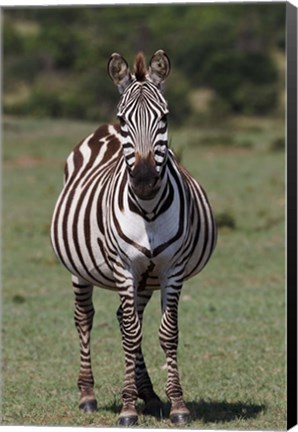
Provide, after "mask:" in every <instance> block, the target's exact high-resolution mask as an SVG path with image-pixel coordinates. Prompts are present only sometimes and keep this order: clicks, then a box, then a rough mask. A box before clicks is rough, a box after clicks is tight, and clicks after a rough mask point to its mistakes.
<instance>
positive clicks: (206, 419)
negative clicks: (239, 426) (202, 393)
mask: <svg viewBox="0 0 298 432" xmlns="http://www.w3.org/2000/svg"><path fill="white" fill-rule="evenodd" d="M186 405H187V407H188V409H189V410H190V413H191V417H192V420H201V421H202V422H203V423H226V422H231V421H233V420H237V419H242V420H247V419H252V418H256V417H257V416H258V415H259V414H260V413H261V412H264V411H265V409H266V407H265V405H256V404H251V403H243V402H235V403H229V402H226V401H223V402H220V401H204V400H200V401H199V402H196V401H193V402H189V403H186Z"/></svg>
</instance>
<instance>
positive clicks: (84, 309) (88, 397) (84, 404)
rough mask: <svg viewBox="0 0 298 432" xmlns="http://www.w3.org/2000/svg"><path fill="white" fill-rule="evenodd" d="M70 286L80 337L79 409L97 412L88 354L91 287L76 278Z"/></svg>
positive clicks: (91, 303)
mask: <svg viewBox="0 0 298 432" xmlns="http://www.w3.org/2000/svg"><path fill="white" fill-rule="evenodd" d="M72 285H73V290H74V295H75V311H74V320H75V325H76V328H77V331H78V333H79V337H80V358H81V362H80V373H79V378H78V387H79V390H80V403H79V408H80V409H81V410H82V411H84V412H92V411H96V410H97V402H96V399H95V396H94V391H93V387H94V379H93V374H92V368H91V353H90V335H91V329H92V322H93V316H94V308H93V302H92V293H93V286H92V285H90V284H88V283H87V282H85V281H84V280H82V279H79V278H77V277H73V278H72Z"/></svg>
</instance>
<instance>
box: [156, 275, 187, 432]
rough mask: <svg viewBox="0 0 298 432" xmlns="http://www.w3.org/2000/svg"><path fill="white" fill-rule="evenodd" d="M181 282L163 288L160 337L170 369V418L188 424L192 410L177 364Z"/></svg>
mask: <svg viewBox="0 0 298 432" xmlns="http://www.w3.org/2000/svg"><path fill="white" fill-rule="evenodd" d="M180 290H181V284H180V286H179V284H178V283H175V281H172V284H171V285H168V286H167V287H166V289H164V290H162V319H161V324H160V328H159V339H160V344H161V347H162V349H163V350H164V352H165V355H166V360H167V369H168V379H167V387H166V394H167V396H168V398H169V399H170V401H171V411H170V420H171V422H172V423H174V424H180V425H182V424H186V423H189V422H190V420H191V417H190V412H189V410H188V408H187V407H186V405H185V402H184V400H183V392H182V387H181V384H180V378H179V373H178V365H177V348H178V303H179V296H180Z"/></svg>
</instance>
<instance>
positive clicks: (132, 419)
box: [118, 415, 138, 427]
mask: <svg viewBox="0 0 298 432" xmlns="http://www.w3.org/2000/svg"><path fill="white" fill-rule="evenodd" d="M137 423H138V416H137V415H129V416H120V417H119V419H118V426H124V427H130V426H135V425H136V424H137Z"/></svg>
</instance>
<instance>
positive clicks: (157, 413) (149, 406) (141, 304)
mask: <svg viewBox="0 0 298 432" xmlns="http://www.w3.org/2000/svg"><path fill="white" fill-rule="evenodd" d="M151 297H152V291H151V292H150V291H145V292H141V293H140V292H138V295H137V311H138V316H139V322H140V325H141V326H142V322H143V313H144V309H145V307H146V305H147V303H148V302H149V300H150V298H151ZM122 315H123V310H122V305H120V307H119V309H118V311H117V318H118V321H119V325H120V330H121V332H122ZM135 374H136V385H137V392H138V397H139V398H140V399H142V400H143V401H144V402H145V406H144V408H143V412H142V413H143V414H144V415H151V416H154V417H156V418H158V419H162V418H163V406H162V402H161V400H160V398H159V397H158V396H157V394H156V393H155V391H154V389H153V385H152V382H151V379H150V376H149V374H148V371H147V367H146V364H145V360H144V356H143V352H142V348H141V347H140V348H139V349H138V351H137V354H136V370H135Z"/></svg>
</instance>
